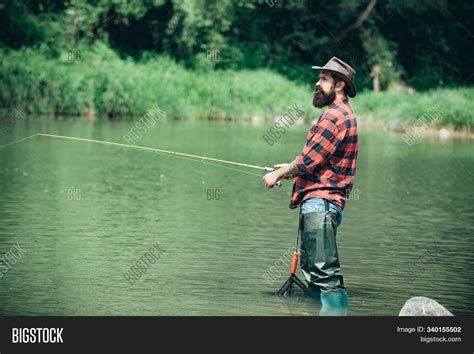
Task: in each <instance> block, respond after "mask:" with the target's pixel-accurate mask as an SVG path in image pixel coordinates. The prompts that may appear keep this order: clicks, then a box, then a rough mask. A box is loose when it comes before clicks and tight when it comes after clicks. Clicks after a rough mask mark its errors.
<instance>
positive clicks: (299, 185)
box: [290, 98, 358, 210]
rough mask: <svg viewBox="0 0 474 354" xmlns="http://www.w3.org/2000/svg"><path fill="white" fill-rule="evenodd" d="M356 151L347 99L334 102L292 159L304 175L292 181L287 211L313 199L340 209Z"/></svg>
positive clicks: (348, 188) (351, 178)
mask: <svg viewBox="0 0 474 354" xmlns="http://www.w3.org/2000/svg"><path fill="white" fill-rule="evenodd" d="M357 150H358V143H357V118H356V116H355V114H354V112H353V111H352V107H351V105H350V104H349V100H348V99H347V98H346V99H344V100H336V101H334V102H333V103H332V104H331V105H329V107H328V108H327V109H326V110H325V111H324V112H323V114H321V116H320V117H319V120H318V121H316V122H315V123H314V124H313V126H312V128H311V130H310V131H309V132H308V136H307V138H306V145H305V147H304V149H303V152H302V153H301V155H298V156H297V157H296V164H297V166H298V168H299V169H300V170H301V172H303V173H304V174H303V175H302V176H299V177H295V183H294V185H293V193H292V197H291V202H290V208H291V209H294V208H296V207H298V206H300V205H301V203H302V202H303V201H304V200H306V199H309V198H313V197H317V198H323V199H327V200H328V201H330V202H333V203H335V204H336V205H337V206H338V207H339V208H341V210H342V209H344V205H345V203H346V197H347V196H348V194H349V192H350V191H351V189H352V185H353V183H354V176H355V171H356V163H357Z"/></svg>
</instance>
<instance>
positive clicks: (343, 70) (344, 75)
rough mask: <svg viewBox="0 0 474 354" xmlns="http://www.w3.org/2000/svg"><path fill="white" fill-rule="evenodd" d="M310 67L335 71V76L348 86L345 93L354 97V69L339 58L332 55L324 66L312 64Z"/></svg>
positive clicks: (355, 92)
mask: <svg viewBox="0 0 474 354" xmlns="http://www.w3.org/2000/svg"><path fill="white" fill-rule="evenodd" d="M312 68H313V69H318V70H328V71H331V72H333V73H335V74H336V75H337V76H339V77H340V78H341V79H343V80H344V82H345V83H346V85H347V86H348V87H349V92H348V93H347V95H348V96H349V97H355V95H356V94H357V90H356V87H355V85H354V79H355V76H356V71H355V70H354V69H352V67H351V66H350V65H349V64H347V63H345V62H343V61H342V60H341V59H339V58H336V57H332V59H331V60H329V61H328V62H327V63H326V64H325V65H324V66H312Z"/></svg>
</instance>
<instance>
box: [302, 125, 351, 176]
mask: <svg viewBox="0 0 474 354" xmlns="http://www.w3.org/2000/svg"><path fill="white" fill-rule="evenodd" d="M343 135H344V132H341V131H340V130H339V128H338V127H337V125H336V124H335V123H334V121H333V120H331V119H329V117H328V118H322V119H321V120H320V121H319V122H318V123H317V125H316V127H315V131H314V133H313V134H312V136H311V137H310V140H309V141H308V142H307V143H306V146H305V147H304V149H303V152H302V153H301V155H298V156H297V157H296V165H297V166H298V169H299V170H300V171H301V172H303V173H304V174H312V173H313V171H314V170H315V168H316V167H317V166H319V165H322V164H323V163H324V162H325V161H326V160H329V159H330V158H331V156H332V155H333V154H334V152H335V151H336V150H337V147H338V146H339V144H340V143H341V141H342V139H343Z"/></svg>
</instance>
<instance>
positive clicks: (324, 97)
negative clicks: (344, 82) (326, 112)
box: [313, 87, 336, 108]
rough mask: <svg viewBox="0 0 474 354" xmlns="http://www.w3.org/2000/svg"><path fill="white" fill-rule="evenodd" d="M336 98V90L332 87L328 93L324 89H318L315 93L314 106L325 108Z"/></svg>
mask: <svg viewBox="0 0 474 354" xmlns="http://www.w3.org/2000/svg"><path fill="white" fill-rule="evenodd" d="M335 99H336V90H334V87H331V90H330V91H329V93H328V94H326V93H324V92H323V90H322V89H318V90H316V92H315V93H314V95H313V106H314V107H316V108H323V107H325V106H328V105H330V104H331V103H333V102H334V100H335Z"/></svg>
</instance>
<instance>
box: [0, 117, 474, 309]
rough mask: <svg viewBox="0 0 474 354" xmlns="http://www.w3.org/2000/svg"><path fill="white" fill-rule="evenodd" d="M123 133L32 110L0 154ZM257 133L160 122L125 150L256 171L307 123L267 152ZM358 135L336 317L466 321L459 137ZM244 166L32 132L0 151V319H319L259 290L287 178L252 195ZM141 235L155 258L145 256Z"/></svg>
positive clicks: (341, 232) (341, 241) (284, 242)
mask: <svg viewBox="0 0 474 354" xmlns="http://www.w3.org/2000/svg"><path fill="white" fill-rule="evenodd" d="M130 126H131V124H130V123H129V122H114V123H110V122H100V121H96V122H94V123H93V124H86V123H84V121H83V120H79V119H74V120H65V121H57V120H54V119H47V118H44V119H43V118H40V117H34V118H31V119H25V120H23V121H19V122H17V124H16V125H15V127H13V128H12V129H10V130H9V131H8V132H7V134H6V135H4V136H2V137H1V141H0V145H2V144H4V143H7V142H10V141H13V140H15V139H20V138H22V137H25V136H27V135H30V134H34V133H38V132H45V133H52V134H63V135H71V136H78V137H87V138H93V139H100V140H108V141H116V142H122V143H124V141H123V138H122V137H123V135H124V134H126V132H127V131H128V130H129V128H130ZM267 128H268V127H266V125H263V126H252V125H248V124H228V123H212V122H211V123H209V122H172V121H170V122H164V121H163V122H160V123H159V124H157V126H156V127H155V128H153V129H152V130H150V131H148V132H147V134H146V135H145V136H144V137H143V138H142V139H141V140H140V141H138V142H137V144H138V145H143V146H149V147H157V148H162V149H167V150H176V151H182V152H189V153H192V154H198V155H205V156H212V157H216V158H223V159H228V160H234V161H241V162H245V163H250V164H257V165H271V164H273V163H279V162H289V161H290V160H291V159H292V158H294V156H295V155H296V154H298V153H299V152H300V150H301V148H302V146H303V144H304V139H305V135H306V131H305V129H307V128H308V127H297V126H294V127H293V128H292V129H290V130H289V131H288V132H287V133H286V134H285V135H284V136H283V137H282V138H281V139H280V140H279V141H278V142H277V143H275V144H274V145H273V146H269V145H268V144H266V142H265V141H264V140H263V139H262V135H263V133H264V132H265V131H266V129H267ZM360 134H361V136H360V155H359V156H360V157H359V166H358V173H357V176H356V184H355V193H353V195H352V196H351V200H350V201H349V202H348V204H347V207H346V210H345V215H344V221H343V224H342V225H341V227H340V228H339V229H338V236H337V237H338V246H339V254H340V259H341V270H342V273H343V274H344V280H345V285H346V287H347V291H348V297H349V299H350V300H349V308H348V311H347V312H348V315H397V314H398V312H399V310H400V308H401V307H402V306H403V304H404V302H405V301H406V300H407V299H408V298H410V297H412V296H427V297H431V298H433V299H435V300H436V301H438V302H439V303H440V304H442V305H444V306H445V307H446V308H447V309H448V310H450V311H451V312H453V313H454V314H474V310H473V308H472V303H473V300H474V299H473V295H472V286H471V284H472V282H473V280H474V277H473V274H474V270H473V269H474V267H473V255H472V253H473V252H472V251H473V248H472V235H473V231H474V227H473V223H472V220H473V217H474V215H473V214H474V211H473V208H472V205H473V190H472V186H473V182H474V181H473V175H474V167H473V166H474V164H473V157H474V156H473V142H472V141H459V140H448V141H445V142H443V143H440V142H439V141H437V140H419V141H417V142H416V143H415V144H414V145H413V146H408V145H406V144H405V143H403V141H402V140H401V138H400V136H398V135H395V134H388V133H382V132H375V131H372V132H368V131H365V130H364V129H363V127H362V128H361V129H360ZM244 171H246V172H251V174H248V173H240V172H238V171H234V170H230V169H225V168H218V167H215V166H212V165H207V164H202V163H199V162H191V161H189V160H185V159H178V158H174V157H169V156H164V155H160V154H156V153H145V152H142V151H135V150H132V149H121V148H117V147H111V146H102V145H95V144H89V143H83V142H73V141H63V140H54V139H48V138H33V139H30V140H28V141H25V142H22V143H20V144H17V145H12V146H10V147H8V148H4V149H1V150H0V181H1V184H2V189H1V192H0V193H1V194H0V198H1V200H2V204H1V205H0V220H1V222H0V256H3V255H5V254H6V253H7V252H8V251H9V250H10V249H11V248H12V247H14V246H15V245H16V244H19V245H20V246H21V248H22V249H24V251H25V252H24V254H23V255H22V257H21V259H19V260H18V261H17V262H16V263H15V264H9V266H8V269H7V271H6V272H4V270H5V269H4V268H0V270H1V271H2V278H1V279H0V314H2V315H308V316H314V315H318V314H319V313H320V311H321V312H322V314H323V315H324V314H325V313H324V311H322V306H321V303H318V302H315V301H313V300H311V299H306V298H303V297H301V296H295V297H294V298H290V299H281V298H279V297H277V296H272V295H270V294H271V293H272V292H274V291H275V290H277V289H278V288H279V287H280V286H281V285H282V284H283V282H284V281H285V280H286V279H287V277H288V276H289V274H288V267H286V265H285V266H284V267H283V269H284V271H281V272H279V273H278V276H277V279H276V280H274V281H273V282H269V281H266V280H265V278H264V277H263V275H264V274H266V272H268V271H269V268H270V267H272V266H274V265H275V263H276V262H278V260H279V259H280V258H281V257H282V255H283V254H284V253H285V252H286V250H288V249H289V248H291V247H292V244H293V242H294V239H295V237H296V234H295V231H296V229H297V223H298V211H297V210H290V209H289V208H288V203H289V198H290V191H291V183H289V182H284V185H283V187H282V188H278V189H274V190H265V189H264V188H263V187H262V184H261V180H260V175H261V174H260V173H259V172H258V171H256V170H245V169H244ZM209 191H211V192H209ZM209 195H211V196H214V197H213V198H209ZM217 195H218V196H219V198H217V197H216V196H217ZM157 242H158V243H159V245H160V246H161V247H162V249H163V251H164V252H163V254H162V256H161V257H160V258H159V259H158V260H157V261H156V262H154V263H151V261H148V263H146V262H147V260H146V259H145V258H143V257H144V255H145V253H146V252H147V250H149V249H150V248H151V247H152V246H153V245H154V244H156V243H157ZM428 250H429V252H428ZM137 262H138V263H137ZM140 262H141V263H140ZM4 267H5V266H4ZM133 267H135V270H134V272H135V273H136V274H137V280H136V281H135V282H133V284H131V282H129V281H127V279H126V277H125V276H124V275H125V274H126V273H127V272H128V271H129V270H130V269H134V268H133Z"/></svg>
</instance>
